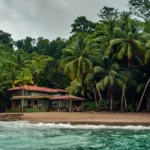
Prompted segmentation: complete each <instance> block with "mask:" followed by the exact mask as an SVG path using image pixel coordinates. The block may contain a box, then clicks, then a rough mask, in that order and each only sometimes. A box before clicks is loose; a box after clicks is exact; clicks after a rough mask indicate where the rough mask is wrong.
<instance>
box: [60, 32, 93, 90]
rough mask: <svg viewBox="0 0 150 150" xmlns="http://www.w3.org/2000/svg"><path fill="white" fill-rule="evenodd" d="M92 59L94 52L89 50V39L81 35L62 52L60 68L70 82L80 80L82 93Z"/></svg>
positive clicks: (91, 66)
mask: <svg viewBox="0 0 150 150" xmlns="http://www.w3.org/2000/svg"><path fill="white" fill-rule="evenodd" d="M93 57H94V51H92V50H91V49H90V40H89V37H88V36H87V35H86V36H85V35H83V34H80V35H77V36H75V38H74V39H73V40H72V41H71V43H70V44H69V46H68V47H67V48H65V49H64V50H63V56H62V60H61V67H63V68H64V73H65V74H67V75H69V77H70V78H71V79H72V80H75V79H80V80H81V83H82V86H83V87H84V92H85V84H84V80H85V77H86V75H87V74H88V73H89V72H91V71H92V68H93V64H92V61H91V59H93Z"/></svg>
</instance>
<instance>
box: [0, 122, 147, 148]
mask: <svg viewBox="0 0 150 150" xmlns="http://www.w3.org/2000/svg"><path fill="white" fill-rule="evenodd" d="M0 150H150V127H143V126H135V127H134V126H124V127H117V126H105V125H100V126H94V125H76V126H72V125H70V124H42V123H39V124H31V123H29V122H0Z"/></svg>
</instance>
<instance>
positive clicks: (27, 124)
mask: <svg viewBox="0 0 150 150" xmlns="http://www.w3.org/2000/svg"><path fill="white" fill-rule="evenodd" d="M0 127H6V128H9V127H12V128H35V127H37V128H62V129H126V130H150V126H141V125H140V126H132V125H127V126H108V125H88V124H86V125H71V124H70V123H68V124H62V123H58V124H57V123H30V122H28V121H15V122H3V121H0Z"/></svg>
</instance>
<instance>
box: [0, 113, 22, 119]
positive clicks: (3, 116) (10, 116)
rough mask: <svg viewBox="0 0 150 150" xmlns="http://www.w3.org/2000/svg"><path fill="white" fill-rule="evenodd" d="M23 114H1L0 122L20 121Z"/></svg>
mask: <svg viewBox="0 0 150 150" xmlns="http://www.w3.org/2000/svg"><path fill="white" fill-rule="evenodd" d="M22 116H23V114H14V113H13V114H0V121H17V120H20V119H21V117H22Z"/></svg>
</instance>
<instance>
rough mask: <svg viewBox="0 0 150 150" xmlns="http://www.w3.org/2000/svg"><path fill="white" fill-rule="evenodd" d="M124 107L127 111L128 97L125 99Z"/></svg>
mask: <svg viewBox="0 0 150 150" xmlns="http://www.w3.org/2000/svg"><path fill="white" fill-rule="evenodd" d="M124 106H125V110H126V111H127V110H128V107H127V99H126V97H124Z"/></svg>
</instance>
